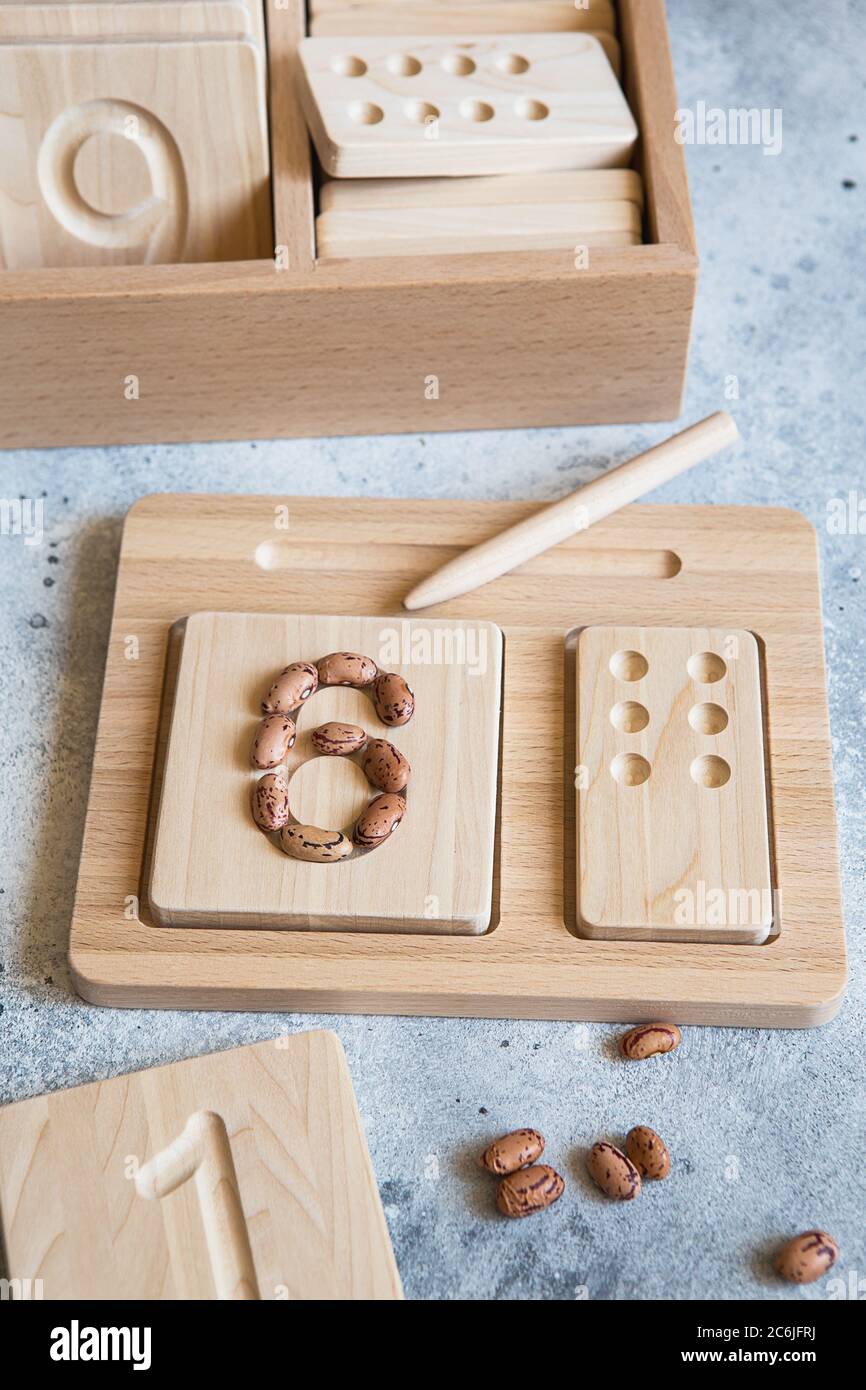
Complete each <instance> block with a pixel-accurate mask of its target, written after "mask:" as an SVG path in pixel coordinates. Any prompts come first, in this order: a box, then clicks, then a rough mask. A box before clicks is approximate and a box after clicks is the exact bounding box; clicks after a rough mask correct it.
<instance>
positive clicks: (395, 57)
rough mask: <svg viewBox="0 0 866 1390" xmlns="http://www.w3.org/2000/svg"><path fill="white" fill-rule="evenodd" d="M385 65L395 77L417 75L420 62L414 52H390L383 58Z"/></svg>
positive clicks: (419, 69)
mask: <svg viewBox="0 0 866 1390" xmlns="http://www.w3.org/2000/svg"><path fill="white" fill-rule="evenodd" d="M385 67H386V68H387V69H388V71H389V72H390V73H393V75H394V76H395V77H417V76H418V74H419V72H420V71H421V63H420V62H419V60H418V59H417V58H416V57H415V55H414V53H392V54H391V55H390V56H389V57H388V58H386V59H385Z"/></svg>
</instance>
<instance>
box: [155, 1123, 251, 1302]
mask: <svg viewBox="0 0 866 1390" xmlns="http://www.w3.org/2000/svg"><path fill="white" fill-rule="evenodd" d="M190 1178H194V1179H195V1186H196V1193H197V1195H198V1202H199V1209H200V1211H201V1218H202V1224H203V1226H204V1233H205V1240H206V1241H207V1250H208V1257H209V1259H210V1267H211V1273H212V1274H213V1280H214V1285H215V1286H216V1292H217V1298H219V1299H223V1300H226V1299H234V1300H243V1299H256V1298H260V1296H261V1295H260V1294H259V1286H258V1280H257V1278H256V1270H255V1265H254V1263H253V1254H252V1250H251V1249H250V1239H249V1233H248V1231H247V1223H246V1218H245V1217H244V1213H243V1207H242V1206H241V1198H240V1191H239V1189H238V1180H237V1174H236V1172H235V1165H234V1160H233V1158H232V1151H231V1144H230V1141H229V1136H228V1132H227V1130H226V1127H225V1122H224V1121H223V1119H222V1117H221V1116H220V1115H216V1114H214V1112H213V1111H212V1110H198V1111H196V1113H195V1114H194V1115H190V1117H189V1119H188V1120H187V1122H186V1125H185V1127H184V1129H183V1131H182V1132H181V1133H180V1134H179V1135H178V1137H177V1138H176V1139H175V1140H173V1142H172V1143H171V1144H169V1145H168V1147H167V1148H165V1149H163V1150H162V1151H161V1152H160V1153H158V1154H155V1155H154V1157H153V1158H151V1159H150V1160H149V1161H148V1162H147V1163H145V1164H143V1166H142V1167H141V1168H139V1170H138V1173H137V1174H136V1178H135V1189H136V1191H137V1193H138V1195H139V1197H146V1198H150V1199H154V1198H160V1197H167V1196H168V1194H169V1193H170V1192H174V1191H175V1189H176V1188H178V1187H180V1186H181V1185H182V1184H183V1183H185V1182H188V1181H189V1179H190Z"/></svg>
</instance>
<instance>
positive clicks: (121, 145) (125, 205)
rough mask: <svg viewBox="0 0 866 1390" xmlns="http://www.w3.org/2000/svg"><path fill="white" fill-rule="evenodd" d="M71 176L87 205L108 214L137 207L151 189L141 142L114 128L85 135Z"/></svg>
mask: <svg viewBox="0 0 866 1390" xmlns="http://www.w3.org/2000/svg"><path fill="white" fill-rule="evenodd" d="M72 177H73V179H74V181H75V187H76V188H77V189H78V192H79V193H80V194H81V196H82V198H83V199H84V201H85V203H87V205H88V207H91V208H94V209H95V210H96V211H97V212H101V213H105V214H106V216H108V217H116V216H118V215H121V214H123V213H126V212H129V210H130V209H131V208H137V207H139V206H140V205H141V204H142V203H143V202H144V201H145V200H146V199H147V198H149V197H150V195H151V192H152V191H153V190H152V186H151V179H150V170H149V169H148V167H147V160H146V159H145V157H144V154H143V152H142V149H141V146H140V145H138V144H137V143H136V142H135V140H130V139H128V138H127V137H126V136H125V135H122V134H121V133H120V132H119V131H116V130H99V131H94V133H93V134H92V135H90V136H88V138H87V139H86V140H85V141H84V143H83V144H82V145H80V146H79V149H78V152H77V154H76V155H75V159H74V162H73V165H72Z"/></svg>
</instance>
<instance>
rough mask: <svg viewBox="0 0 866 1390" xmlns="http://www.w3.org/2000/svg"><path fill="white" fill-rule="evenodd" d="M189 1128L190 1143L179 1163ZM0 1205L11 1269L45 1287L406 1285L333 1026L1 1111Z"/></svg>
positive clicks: (142, 1291)
mask: <svg viewBox="0 0 866 1390" xmlns="http://www.w3.org/2000/svg"><path fill="white" fill-rule="evenodd" d="M197 1129H198V1130H199V1131H203V1132H202V1133H201V1134H200V1135H197V1134H195V1133H194V1131H196V1130H197ZM220 1131H221V1133H220ZM179 1138H183V1139H184V1141H185V1142H186V1141H189V1144H188V1148H189V1147H191V1146H192V1144H193V1141H194V1142H195V1145H196V1146H197V1149H198V1151H197V1152H194V1153H191V1154H190V1153H188V1154H187V1155H185V1156H184V1158H183V1163H182V1164H178V1163H175V1165H174V1172H173V1173H171V1172H170V1171H169V1169H170V1164H169V1163H168V1162H167V1160H168V1158H169V1157H170V1156H171V1154H172V1151H173V1152H174V1154H175V1155H177V1150H178V1147H179V1146H178V1142H177V1141H178V1139H179ZM155 1164H156V1165H159V1168H158V1169H157V1171H154V1165H155ZM184 1164H186V1166H187V1171H186V1172H184V1171H183V1167H184ZM196 1170H198V1171H199V1172H200V1173H201V1172H203V1173H204V1174H205V1184H202V1182H201V1180H200V1178H199V1179H197V1180H194V1181H193V1180H190V1178H192V1177H193V1175H194V1174H195V1172H196ZM142 1179H144V1181H142ZM211 1179H213V1180H214V1183H213V1185H212V1186H208V1184H210V1182H211ZM232 1179H234V1182H233V1181H232ZM203 1186H204V1189H205V1190H204V1191H202V1188H203ZM227 1186H228V1188H229V1189H234V1191H235V1193H236V1197H237V1198H238V1199H239V1207H240V1212H239V1218H235V1224H234V1225H232V1220H233V1217H232V1212H231V1208H232V1206H233V1201H232V1191H231V1190H229V1191H226V1188H227ZM148 1189H149V1190H148ZM161 1193H164V1195H160V1194H161ZM148 1199H150V1200H148ZM215 1204H216V1206H215ZM0 1214H2V1220H3V1234H4V1239H5V1246H6V1254H7V1258H8V1264H9V1271H8V1272H9V1277H10V1278H11V1279H16V1278H23V1279H41V1280H42V1281H43V1285H44V1288H43V1296H44V1297H45V1298H46V1299H51V1300H54V1299H69V1298H75V1299H212V1298H218V1297H224V1298H228V1297H232V1298H237V1297H257V1298H261V1299H276V1300H286V1299H290V1300H296V1299H312V1300H317V1299H399V1298H402V1291H401V1286H400V1276H399V1274H398V1272H397V1267H396V1265H395V1263H394V1255H393V1252H392V1250H391V1243H390V1240H389V1237H388V1229H387V1226H386V1224H385V1217H384V1213H383V1211H382V1206H381V1202H380V1200H379V1193H378V1190H377V1187H376V1179H375V1175H374V1173H373V1169H372V1166H371V1163H370V1155H369V1153H368V1151H367V1145H366V1141H365V1139H364V1133H363V1130H362V1128H361V1122H360V1117H359V1115H358V1109H357V1106H356V1104H355V1096H354V1092H353V1090H352V1082H351V1078H350V1076H349V1072H348V1068H347V1066H346V1059H345V1056H344V1054H343V1049H342V1047H341V1045H340V1042H339V1040H338V1039H337V1038H336V1037H335V1035H334V1034H333V1033H328V1032H310V1033H298V1034H294V1035H292V1036H289V1037H284V1038H276V1039H275V1040H274V1041H272V1042H262V1043H256V1044H255V1045H254V1046H252V1047H240V1048H235V1049H233V1050H231V1051H229V1052H222V1053H214V1054H212V1055H210V1056H206V1057H196V1058H193V1059H192V1060H190V1061H187V1062H176V1063H174V1064H173V1065H171V1066H167V1067H155V1068H152V1069H151V1070H148V1071H141V1072H134V1073H132V1074H131V1075H128V1076H119V1077H115V1078H114V1079H113V1080H109V1081H100V1082H96V1083H94V1084H92V1085H89V1086H77V1087H75V1088H74V1089H73V1090H68V1091H56V1092H53V1093H52V1094H50V1095H45V1096H39V1097H37V1098H35V1099H33V1100H25V1101H20V1102H19V1103H17V1104H15V1105H9V1106H6V1107H4V1108H3V1109H0ZM215 1219H216V1222H217V1224H216V1225H214V1224H212V1223H214V1221H215ZM244 1246H246V1249H247V1251H248V1254H249V1257H250V1260H251V1265H252V1268H250V1267H249V1266H247V1267H244V1264H243V1261H241V1263H240V1268H241V1270H242V1271H243V1274H244V1277H245V1280H246V1288H241V1287H238V1285H237V1283H234V1284H231V1285H230V1284H228V1283H227V1277H228V1278H230V1277H231V1276H232V1272H233V1271H235V1272H236V1271H237V1269H238V1258H237V1257H238V1252H239V1251H240V1250H241V1249H242V1248H243V1247H244Z"/></svg>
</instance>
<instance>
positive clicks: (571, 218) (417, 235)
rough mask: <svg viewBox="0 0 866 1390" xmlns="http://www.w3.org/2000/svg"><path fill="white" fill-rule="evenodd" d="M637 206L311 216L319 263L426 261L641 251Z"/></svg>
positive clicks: (550, 205) (416, 210) (518, 207)
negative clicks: (492, 254)
mask: <svg viewBox="0 0 866 1390" xmlns="http://www.w3.org/2000/svg"><path fill="white" fill-rule="evenodd" d="M640 240H641V215H640V210H639V209H638V208H637V207H636V206H635V204H634V203H584V204H574V203H567V204H564V205H557V204H555V203H545V204H543V205H541V206H540V207H532V206H531V205H529V204H526V203H519V204H513V205H511V206H508V205H506V204H500V205H499V206H497V207H477V208H472V207H450V208H449V207H441V208H385V209H384V210H383V211H381V212H374V211H372V210H370V209H367V208H364V209H359V210H358V211H357V212H355V211H350V210H348V209H347V210H345V211H335V212H323V213H320V214H319V216H318V217H317V218H316V246H317V250H318V254H319V257H320V258H321V259H327V258H328V257H332V256H381V254H382V252H383V251H386V252H388V254H389V255H392V256H421V255H423V256H429V255H439V254H443V253H445V254H447V253H449V252H450V253H455V252H456V253H460V254H466V253H468V252H471V251H523V250H528V251H532V250H536V251H539V250H549V249H557V248H561V249H563V250H570V251H571V253H572V255H573V256H574V255H576V254H577V253H578V251H579V249H580V248H585V247H598V246H606V247H610V246H638V245H639V244H640Z"/></svg>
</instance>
